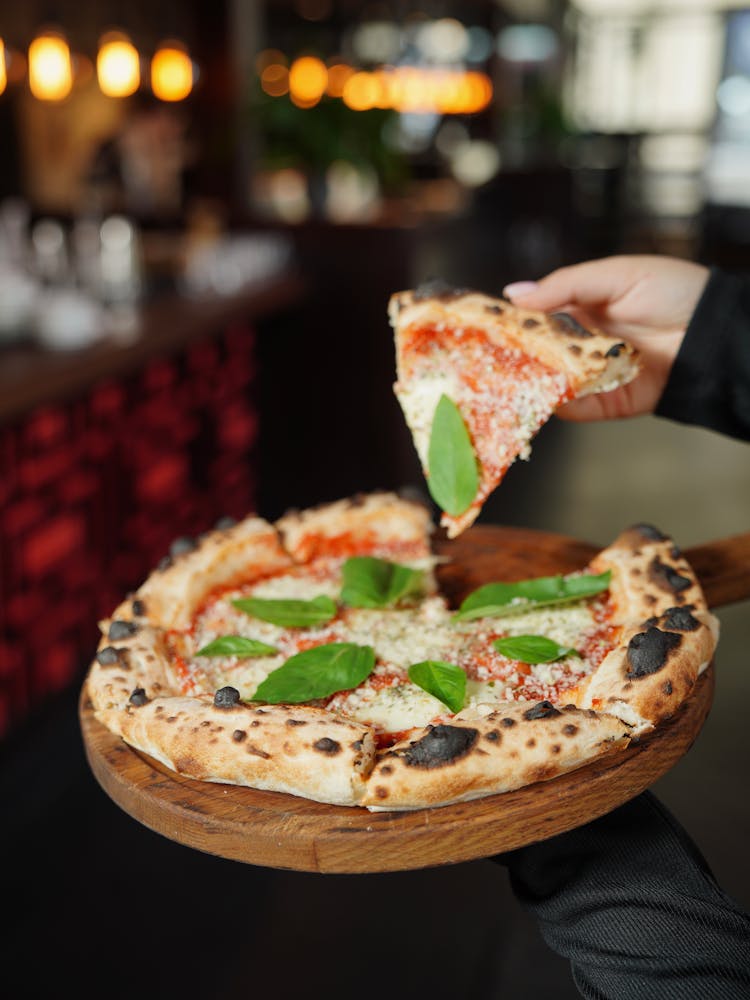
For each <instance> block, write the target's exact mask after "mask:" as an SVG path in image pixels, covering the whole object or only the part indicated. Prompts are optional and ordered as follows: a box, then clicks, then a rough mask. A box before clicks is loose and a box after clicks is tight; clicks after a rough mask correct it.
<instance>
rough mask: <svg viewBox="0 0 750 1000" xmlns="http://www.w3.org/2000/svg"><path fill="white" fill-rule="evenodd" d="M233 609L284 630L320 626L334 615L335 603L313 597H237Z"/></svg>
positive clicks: (233, 602)
mask: <svg viewBox="0 0 750 1000" xmlns="http://www.w3.org/2000/svg"><path fill="white" fill-rule="evenodd" d="M232 604H233V605H234V606H235V608H239V609H240V611H244V612H246V613H247V614H248V615H252V616H253V618H260V619H261V620H262V621H264V622H271V624H272V625H281V626H283V627H284V628H295V627H304V626H306V625H322V624H323V623H324V622H328V621H330V620H331V618H333V616H334V615H335V614H336V602H335V601H334V600H332V599H331V598H330V597H323V596H321V597H313V599H312V600H311V601H299V600H270V599H267V598H263V597H238V598H237V599H236V600H234V601H232Z"/></svg>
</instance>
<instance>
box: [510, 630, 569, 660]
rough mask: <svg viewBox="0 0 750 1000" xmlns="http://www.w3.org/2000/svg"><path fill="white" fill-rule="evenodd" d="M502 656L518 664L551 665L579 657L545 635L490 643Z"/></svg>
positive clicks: (517, 636)
mask: <svg viewBox="0 0 750 1000" xmlns="http://www.w3.org/2000/svg"><path fill="white" fill-rule="evenodd" d="M492 645H493V646H494V647H495V649H496V650H497V651H498V652H499V653H502V654H503V656H507V657H509V658H510V659H511V660H518V661H519V663H552V662H553V661H554V660H561V659H562V658H563V656H580V655H581V654H580V653H579V652H578V650H577V649H572V648H571V647H570V646H561V645H560V644H559V643H557V642H555V640H554V639H548V638H547V636H546V635H508V636H505V637H503V638H502V639H495V641H494V642H493V643H492Z"/></svg>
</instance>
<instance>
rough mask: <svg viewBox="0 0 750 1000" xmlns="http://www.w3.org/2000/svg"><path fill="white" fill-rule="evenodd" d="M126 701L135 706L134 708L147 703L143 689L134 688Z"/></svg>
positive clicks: (146, 696)
mask: <svg viewBox="0 0 750 1000" xmlns="http://www.w3.org/2000/svg"><path fill="white" fill-rule="evenodd" d="M128 701H129V702H130V704H131V705H135V706H136V707H138V706H140V705H145V704H146V702H147V701H148V695H147V694H146V691H145V689H144V688H135V689H134V690H133V691H132V692H131V694H130V697H129V698H128Z"/></svg>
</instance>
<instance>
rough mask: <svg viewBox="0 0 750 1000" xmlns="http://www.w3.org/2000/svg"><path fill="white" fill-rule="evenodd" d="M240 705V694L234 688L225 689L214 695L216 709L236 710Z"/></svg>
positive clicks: (220, 689)
mask: <svg viewBox="0 0 750 1000" xmlns="http://www.w3.org/2000/svg"><path fill="white" fill-rule="evenodd" d="M239 703H240V692H239V691H238V690H237V688H234V687H229V686H227V687H223V688H219V690H218V691H217V692H216V694H215V695H214V706H215V707H216V708H234V706H235V705H239Z"/></svg>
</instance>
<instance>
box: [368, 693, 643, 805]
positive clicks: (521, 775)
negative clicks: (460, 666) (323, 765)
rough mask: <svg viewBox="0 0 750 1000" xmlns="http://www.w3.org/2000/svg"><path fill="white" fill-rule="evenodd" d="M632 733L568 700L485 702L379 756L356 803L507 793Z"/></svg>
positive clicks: (615, 745)
mask: <svg viewBox="0 0 750 1000" xmlns="http://www.w3.org/2000/svg"><path fill="white" fill-rule="evenodd" d="M629 738H630V733H629V727H628V726H626V725H624V724H623V723H622V722H621V721H620V720H619V719H617V718H615V717H613V716H609V715H603V714H599V713H596V712H589V711H584V710H582V709H578V708H575V707H573V706H572V705H570V706H566V707H564V708H558V707H555V706H553V705H551V704H550V703H549V702H540V703H534V702H517V701H516V702H506V703H503V704H500V705H492V706H490V705H482V706H479V707H478V708H477V709H476V710H472V711H464V712H461V713H459V714H458V715H457V716H455V718H454V719H453V720H452V721H451V723H450V724H449V725H446V726H441V727H432V726H430V727H427V728H426V729H423V730H419V731H417V732H415V733H412V734H411V735H410V737H409V739H407V740H403V741H401V742H400V743H397V744H396V745H395V746H394V747H392V748H391V749H390V750H387V751H385V752H383V753H381V754H380V756H379V759H378V763H377V764H376V765H375V768H374V770H373V772H372V774H371V776H370V779H369V781H368V783H367V791H366V793H365V795H364V797H363V798H362V800H361V803H360V804H361V805H363V806H366V807H367V808H368V809H370V810H372V811H378V810H383V809H394V810H406V809H423V808H427V807H431V806H444V805H450V804H452V803H455V802H465V801H468V800H470V799H475V798H480V797H483V796H486V795H495V794H499V793H502V792H509V791H512V790H513V789H515V788H520V787H522V786H524V785H530V784H533V783H534V782H537V781H546V780H548V779H550V778H555V777H557V776H558V775H560V774H564V773H565V772H567V771H571V770H573V769H575V768H577V767H581V766H582V765H583V764H586V763H588V762H589V761H591V760H594V759H595V758H597V757H600V756H602V755H603V754H605V753H609V752H612V751H614V750H620V749H624V748H625V747H626V746H627V744H628V741H629Z"/></svg>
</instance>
